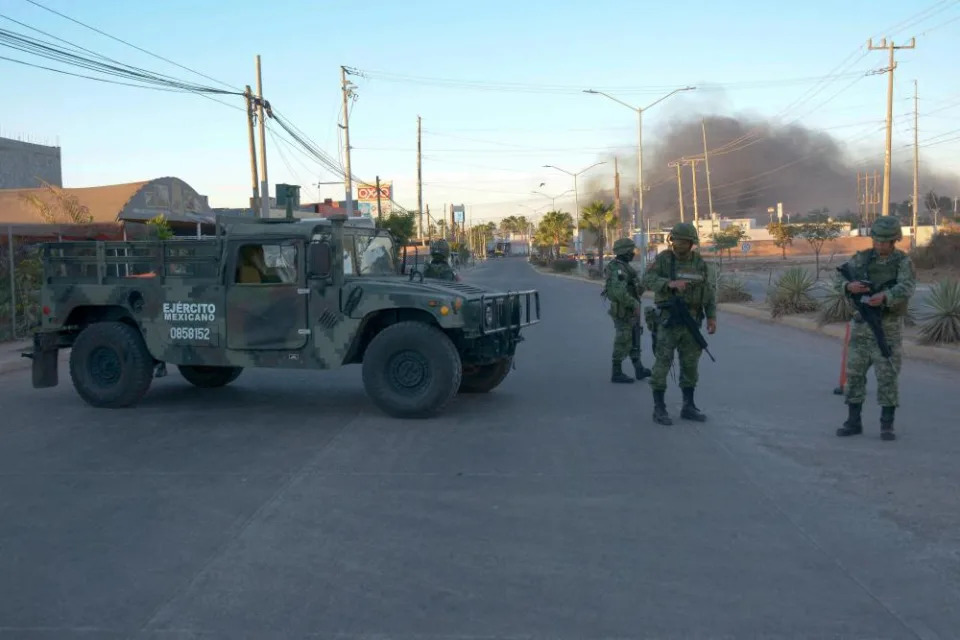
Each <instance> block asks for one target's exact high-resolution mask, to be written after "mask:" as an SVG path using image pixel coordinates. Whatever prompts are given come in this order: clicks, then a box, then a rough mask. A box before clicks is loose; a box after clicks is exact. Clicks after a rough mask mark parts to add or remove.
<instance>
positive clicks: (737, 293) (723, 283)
mask: <svg viewBox="0 0 960 640" xmlns="http://www.w3.org/2000/svg"><path fill="white" fill-rule="evenodd" d="M750 300H753V296H752V295H751V294H750V292H749V291H747V287H746V285H745V284H744V282H743V280H741V279H740V278H737V277H734V276H729V275H725V276H720V280H719V281H718V283H717V302H749V301H750Z"/></svg>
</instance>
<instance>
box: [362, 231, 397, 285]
mask: <svg viewBox="0 0 960 640" xmlns="http://www.w3.org/2000/svg"><path fill="white" fill-rule="evenodd" d="M355 242H356V247H357V273H358V274H359V275H361V276H389V275H394V274H396V273H397V265H396V264H395V263H394V259H393V240H392V239H391V238H390V236H359V235H358V236H356V239H355Z"/></svg>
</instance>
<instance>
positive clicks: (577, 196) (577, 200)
mask: <svg viewBox="0 0 960 640" xmlns="http://www.w3.org/2000/svg"><path fill="white" fill-rule="evenodd" d="M601 164H607V162H606V160H603V161H601V162H594V163H593V164H592V165H590V166H589V167H587V168H586V169H581V170H580V171H577V172H576V173H573V172H571V171H567V170H566V169H561V168H560V167H555V166H554V165H552V164H545V165H543V168H544V169H556V170H557V171H562V172H564V173H565V174H567V175H568V176H573V197H574V202H575V203H576V207H577V223H576V230H577V243H576V245H577V246H576V247H575V249H576V252H577V253H578V254H579V253H580V245H581V239H580V192H579V191H577V176H579V175H580V174H581V173H586V172H587V171H589V170H590V169H593V168H594V167H597V166H599V165H601ZM561 195H562V194H561Z"/></svg>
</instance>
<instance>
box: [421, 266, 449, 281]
mask: <svg viewBox="0 0 960 640" xmlns="http://www.w3.org/2000/svg"><path fill="white" fill-rule="evenodd" d="M423 277H424V278H434V279H436V280H456V279H457V274H456V272H455V271H454V270H453V267H451V266H450V265H449V264H448V263H446V262H430V263H427V266H426V267H425V268H424V270H423Z"/></svg>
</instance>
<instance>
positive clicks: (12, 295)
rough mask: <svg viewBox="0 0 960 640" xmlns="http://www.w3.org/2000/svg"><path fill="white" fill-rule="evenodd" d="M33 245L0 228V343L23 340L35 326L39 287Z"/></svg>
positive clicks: (37, 264)
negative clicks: (0, 231) (0, 234)
mask: <svg viewBox="0 0 960 640" xmlns="http://www.w3.org/2000/svg"><path fill="white" fill-rule="evenodd" d="M40 277H41V276H40V261H39V259H38V257H37V243H36V242H30V238H28V237H23V236H20V235H18V234H17V233H16V228H15V227H13V226H7V227H5V228H3V236H2V239H0V341H6V340H16V339H20V338H26V337H27V336H28V335H30V331H31V330H32V329H33V327H34V326H35V325H36V324H37V320H38V306H39V305H38V302H39V288H40Z"/></svg>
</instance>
